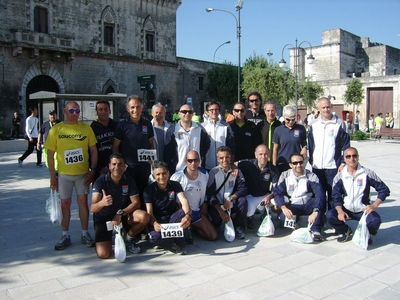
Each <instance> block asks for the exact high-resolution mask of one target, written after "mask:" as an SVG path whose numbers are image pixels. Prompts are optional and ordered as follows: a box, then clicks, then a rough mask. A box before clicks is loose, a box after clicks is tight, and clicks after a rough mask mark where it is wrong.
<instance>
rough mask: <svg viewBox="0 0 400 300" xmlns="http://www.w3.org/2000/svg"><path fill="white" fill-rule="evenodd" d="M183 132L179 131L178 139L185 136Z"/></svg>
mask: <svg viewBox="0 0 400 300" xmlns="http://www.w3.org/2000/svg"><path fill="white" fill-rule="evenodd" d="M183 134H184V133H183V132H178V140H181V139H182V138H183Z"/></svg>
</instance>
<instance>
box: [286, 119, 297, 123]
mask: <svg viewBox="0 0 400 300" xmlns="http://www.w3.org/2000/svg"><path fill="white" fill-rule="evenodd" d="M285 120H286V122H294V121H296V119H295V118H293V119H290V118H286V119H285Z"/></svg>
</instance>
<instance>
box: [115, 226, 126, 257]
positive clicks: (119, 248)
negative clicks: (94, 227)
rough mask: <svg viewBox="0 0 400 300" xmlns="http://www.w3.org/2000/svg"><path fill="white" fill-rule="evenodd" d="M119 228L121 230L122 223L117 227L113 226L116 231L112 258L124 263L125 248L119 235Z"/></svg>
mask: <svg viewBox="0 0 400 300" xmlns="http://www.w3.org/2000/svg"><path fill="white" fill-rule="evenodd" d="M121 228H122V223H120V224H119V225H118V226H117V225H114V230H115V231H116V234H115V246H114V256H115V259H116V260H118V261H119V262H124V261H125V259H126V248H125V242H124V238H123V237H122V235H121Z"/></svg>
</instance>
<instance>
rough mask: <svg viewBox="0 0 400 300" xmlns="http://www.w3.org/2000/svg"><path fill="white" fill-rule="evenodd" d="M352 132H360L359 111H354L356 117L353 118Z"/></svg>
mask: <svg viewBox="0 0 400 300" xmlns="http://www.w3.org/2000/svg"><path fill="white" fill-rule="evenodd" d="M354 130H355V131H358V130H360V111H359V110H357V111H356V115H355V117H354Z"/></svg>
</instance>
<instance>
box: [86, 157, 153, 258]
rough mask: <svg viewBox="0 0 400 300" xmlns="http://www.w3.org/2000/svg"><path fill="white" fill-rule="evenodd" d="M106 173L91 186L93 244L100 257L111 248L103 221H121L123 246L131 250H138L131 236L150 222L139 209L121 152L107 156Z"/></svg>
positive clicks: (108, 253)
mask: <svg viewBox="0 0 400 300" xmlns="http://www.w3.org/2000/svg"><path fill="white" fill-rule="evenodd" d="M108 168H109V170H110V171H109V172H108V173H107V174H105V175H103V176H101V177H99V178H98V179H97V180H96V182H95V184H94V186H93V194H92V204H91V205H90V210H91V211H92V212H93V220H94V227H95V243H96V244H95V246H96V253H97V256H98V257H99V258H108V257H109V256H110V254H111V250H112V230H110V231H108V230H107V226H106V222H107V221H112V224H113V225H119V224H120V223H121V222H122V224H123V227H124V229H125V231H128V232H127V234H126V237H125V245H126V247H127V248H128V251H129V252H131V253H139V252H140V248H139V247H138V246H136V244H135V241H134V236H135V235H137V234H138V233H140V232H141V231H142V230H143V229H144V228H145V227H146V226H147V224H148V223H149V221H150V215H149V214H148V213H146V212H145V211H144V210H141V209H139V207H140V199H139V192H138V189H137V187H136V184H135V181H134V180H133V178H132V177H130V176H129V175H128V174H127V173H125V169H126V165H125V160H124V158H123V157H122V154H120V153H114V154H112V155H111V156H110V161H109V164H108Z"/></svg>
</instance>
